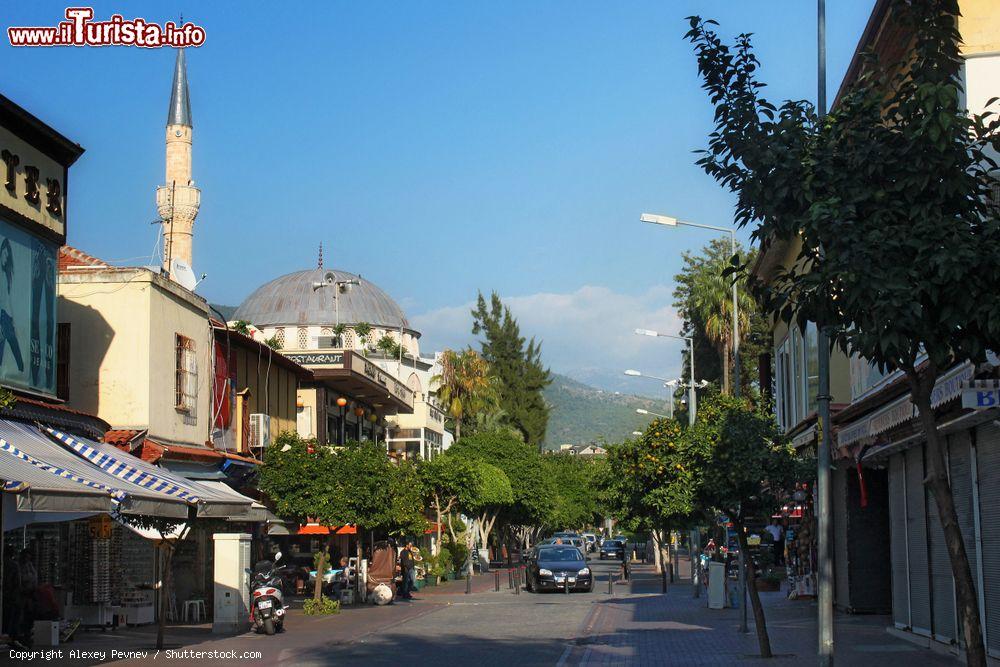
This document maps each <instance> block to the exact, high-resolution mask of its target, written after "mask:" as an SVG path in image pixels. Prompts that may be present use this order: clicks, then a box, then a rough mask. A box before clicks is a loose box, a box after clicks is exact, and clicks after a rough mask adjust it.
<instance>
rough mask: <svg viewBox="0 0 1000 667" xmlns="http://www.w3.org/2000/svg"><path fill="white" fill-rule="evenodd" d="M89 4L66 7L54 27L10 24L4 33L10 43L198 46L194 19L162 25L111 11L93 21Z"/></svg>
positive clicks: (201, 39)
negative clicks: (63, 18) (104, 18)
mask: <svg viewBox="0 0 1000 667" xmlns="http://www.w3.org/2000/svg"><path fill="white" fill-rule="evenodd" d="M93 18H94V9H93V8H92V7H67V8H66V19H67V20H66V21H60V22H59V25H57V26H54V27H47V26H11V27H10V28H7V37H8V38H9V39H10V45H11V46H141V47H143V48H147V49H155V48H159V47H161V46H173V47H178V48H180V47H186V46H201V45H202V44H204V43H205V29H204V28H202V27H201V26H197V25H195V24H193V23H190V22H189V23H184V20H183V19H181V21H180V25H178V24H176V23H174V22H173V21H168V22H167V23H165V24H163V25H162V26H160V25H158V24H156V23H148V22H146V20H145V19H140V18H135V19H125V18H123V17H122V16H121V15H120V14H112V16H111V19H110V20H107V21H93V20H91V19H93Z"/></svg>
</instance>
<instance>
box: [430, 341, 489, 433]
mask: <svg viewBox="0 0 1000 667" xmlns="http://www.w3.org/2000/svg"><path fill="white" fill-rule="evenodd" d="M439 363H440V365H441V372H440V373H439V374H437V375H435V376H434V377H433V378H431V383H432V384H433V385H436V386H437V395H438V399H439V400H440V401H441V403H442V404H444V406H445V410H446V411H447V413H448V416H450V417H451V418H452V419H453V420H454V421H455V439H460V438H461V437H462V424H463V423H464V422H465V420H467V419H475V418H476V416H477V415H479V414H480V413H484V412H488V411H490V410H493V409H495V408H496V405H497V402H498V400H499V394H498V391H497V382H496V380H495V379H494V377H493V376H492V375H491V374H490V366H489V364H488V363H487V362H486V360H485V359H483V358H482V357H481V356H479V354H477V353H476V351H475V350H473V349H472V348H466V349H465V350H462V351H461V352H455V351H454V350H445V351H444V352H442V353H441V357H440V360H439Z"/></svg>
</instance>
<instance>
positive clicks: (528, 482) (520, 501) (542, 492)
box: [448, 431, 555, 543]
mask: <svg viewBox="0 0 1000 667" xmlns="http://www.w3.org/2000/svg"><path fill="white" fill-rule="evenodd" d="M448 455H449V456H464V457H467V458H470V459H477V460H480V461H484V462H486V463H489V464H490V465H494V466H496V467H497V468H499V469H500V470H502V471H503V472H504V474H505V475H507V478H508V479H509V480H510V486H511V492H512V496H513V502H512V503H510V504H509V505H507V506H506V507H505V508H504V509H503V511H502V512H500V515H499V518H500V520H501V521H502V522H503V523H504V524H506V525H507V526H509V527H511V528H512V529H513V530H516V531H517V532H518V533H519V536H520V539H521V541H522V543H523V542H524V541H526V540H527V536H528V535H529V534H530V533H531V531H532V529H534V528H536V527H539V526H542V525H545V522H546V520H547V519H548V518H549V517H550V516H551V514H552V511H553V509H554V507H555V504H554V487H553V483H552V479H551V478H550V477H549V475H548V471H547V470H546V469H545V468H544V467H543V465H542V462H541V458H542V456H541V454H539V453H538V450H537V449H536V448H535V447H532V446H531V445H529V444H527V443H525V442H522V441H520V440H518V439H517V438H515V437H514V436H512V435H511V434H510V433H508V432H506V431H494V432H482V433H475V434H473V435H470V436H466V437H464V438H462V439H461V440H459V441H457V442H456V443H455V444H454V445H452V446H451V448H450V449H449V450H448Z"/></svg>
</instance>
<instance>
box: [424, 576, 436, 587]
mask: <svg viewBox="0 0 1000 667" xmlns="http://www.w3.org/2000/svg"><path fill="white" fill-rule="evenodd" d="M424 583H425V584H427V585H428V586H437V585H438V578H437V577H436V576H435V575H433V574H428V575H427V576H425V577H424Z"/></svg>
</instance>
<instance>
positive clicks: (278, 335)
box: [274, 327, 285, 348]
mask: <svg viewBox="0 0 1000 667" xmlns="http://www.w3.org/2000/svg"><path fill="white" fill-rule="evenodd" d="M274 340H276V341H278V347H279V348H283V347H285V327H278V328H277V329H275V330H274Z"/></svg>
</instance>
